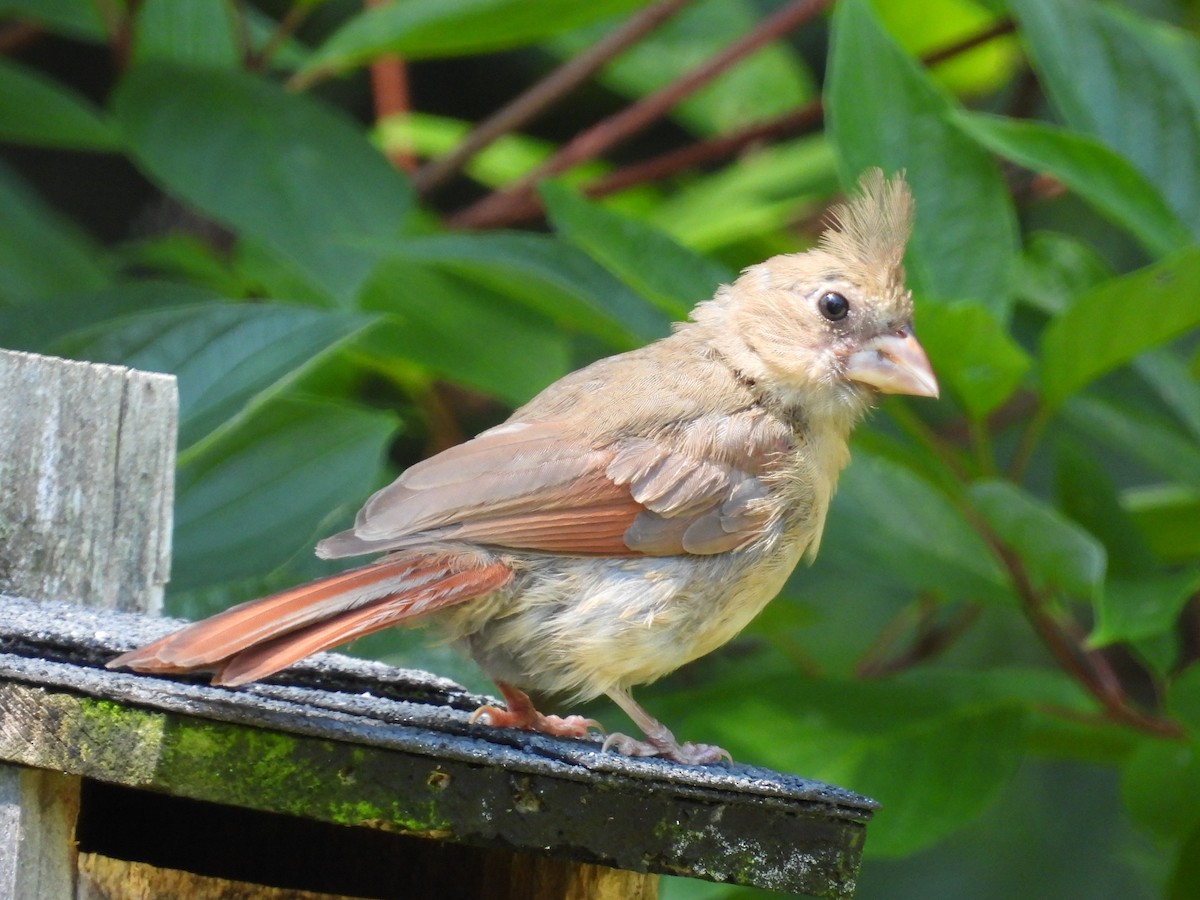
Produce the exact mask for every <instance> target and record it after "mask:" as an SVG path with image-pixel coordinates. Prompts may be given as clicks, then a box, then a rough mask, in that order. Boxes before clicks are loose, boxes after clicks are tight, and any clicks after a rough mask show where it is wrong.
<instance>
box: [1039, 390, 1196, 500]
mask: <svg viewBox="0 0 1200 900" xmlns="http://www.w3.org/2000/svg"><path fill="white" fill-rule="evenodd" d="M1063 417H1064V418H1065V419H1066V420H1067V421H1068V422H1070V423H1071V424H1072V425H1073V426H1075V427H1076V428H1078V429H1079V430H1080V431H1083V432H1084V433H1086V434H1090V435H1092V436H1093V437H1094V438H1096V439H1097V440H1099V441H1100V442H1102V444H1103V445H1105V446H1108V447H1112V448H1114V449H1119V450H1121V451H1123V452H1124V453H1127V454H1128V455H1129V456H1131V457H1133V458H1134V459H1137V460H1140V461H1142V462H1144V463H1145V464H1146V465H1148V466H1150V467H1151V468H1153V469H1155V470H1157V471H1159V472H1161V473H1163V474H1164V475H1168V476H1170V477H1171V478H1174V479H1176V480H1178V481H1180V482H1182V483H1184V484H1190V485H1192V486H1194V487H1200V445H1198V444H1197V443H1196V441H1194V440H1191V439H1189V438H1188V437H1187V436H1186V435H1183V434H1181V433H1180V432H1179V431H1178V430H1177V429H1175V428H1173V427H1171V425H1170V424H1167V423H1166V422H1165V421H1164V420H1162V419H1160V418H1158V417H1156V416H1154V415H1153V414H1152V413H1150V411H1149V410H1147V409H1145V408H1144V407H1143V406H1141V405H1135V404H1134V403H1129V402H1126V403H1123V404H1122V403H1118V402H1116V401H1112V400H1099V399H1096V398H1094V397H1076V398H1074V399H1073V400H1071V401H1070V402H1069V403H1067V405H1066V406H1065V407H1063Z"/></svg>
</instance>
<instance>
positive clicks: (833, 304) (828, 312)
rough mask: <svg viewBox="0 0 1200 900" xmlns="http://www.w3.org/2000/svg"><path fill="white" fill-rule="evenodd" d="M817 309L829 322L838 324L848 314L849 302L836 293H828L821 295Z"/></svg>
mask: <svg viewBox="0 0 1200 900" xmlns="http://www.w3.org/2000/svg"><path fill="white" fill-rule="evenodd" d="M817 309H819V310H820V311H821V315H823V316H824V317H825V318H827V319H828V320H829V321H830V322H840V321H841V320H842V319H844V318H846V314H847V313H849V312H850V301H849V300H847V299H846V298H845V297H843V296H842V295H841V294H839V293H838V292H837V291H830V292H829V293H828V294H822V295H821V299H820V300H818V301H817Z"/></svg>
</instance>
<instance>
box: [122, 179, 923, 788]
mask: <svg viewBox="0 0 1200 900" xmlns="http://www.w3.org/2000/svg"><path fill="white" fill-rule="evenodd" d="M913 213H914V201H913V197H912V193H911V191H910V189H909V187H908V185H907V183H906V181H905V178H904V175H903V173H897V174H895V175H893V176H891V177H887V176H885V174H884V173H883V172H882V170H880V169H872V170H869V171H867V172H866V173H865V174H864V175H863V176H862V177H861V179H860V180H859V182H858V186H857V191H855V192H853V193H852V194H851V196H850V197H849V198H848V199H847V200H846V201H845V202H844V203H842V204H839V205H837V206H835V207H833V208H832V209H831V211H830V213H829V216H828V222H827V227H826V228H825V229H824V231H823V232H822V233H821V235H820V237H819V239H818V241H817V242H816V244H815V245H814V246H813V247H812V248H810V249H808V250H806V251H803V252H797V253H789V254H782V255H778V256H774V257H772V258H770V259H768V260H766V261H765V262H762V263H759V264H756V265H751V266H749V267H748V268H746V269H744V270H743V271H742V272H741V274H740V275H739V277H738V278H737V279H736V280H734V281H733V282H732V283H731V284H728V285H722V286H720V287H719V288H717V290H716V292H715V294H714V296H713V297H712V298H711V299H709V300H706V301H703V302H701V303H699V304H698V305H697V306H696V307H695V308H694V309H693V310H692V312H691V314H690V315H689V317H688V319H687V321H685V322H682V323H677V324H676V326H675V327H674V329H673V331H672V333H671V334H669V335H668V336H666V337H664V338H662V339H660V340H658V341H656V342H654V343H651V344H649V345H647V346H644V347H641V348H639V349H635V350H631V351H628V352H625V353H621V354H618V355H615V356H611V357H608V358H604V359H601V360H599V361H597V362H594V363H592V364H590V365H587V366H585V367H584V368H582V369H580V370H578V371H575V372H573V373H571V374H568V375H566V376H564V377H563V378H561V379H559V380H558V381H556V382H554V383H553V384H551V385H549V386H548V387H547V388H545V389H544V390H543V391H542V392H541V393H540V394H538V395H537V396H536V397H534V398H533V399H532V400H530V401H529V402H528V403H526V404H525V405H524V406H522V407H520V408H519V409H517V410H516V411H515V412H514V413H513V414H512V415H511V417H509V418H508V419H507V420H506V421H505V422H504V423H502V424H500V425H498V426H496V427H493V428H490V429H488V430H486V431H484V432H482V433H481V434H479V435H478V436H476V437H474V438H473V439H470V440H467V441H465V442H464V443H461V444H458V445H457V446H453V447H451V448H449V449H446V450H443V451H442V452H440V453H438V454H436V455H434V456H432V457H430V458H428V459H425V460H424V461H421V462H418V463H417V464H415V465H413V466H411V467H410V468H408V469H407V470H405V471H404V472H403V473H402V474H401V475H400V476H399V477H398V478H397V479H396V480H395V481H394V482H392V483H391V484H389V485H387V486H386V487H384V488H382V489H380V490H379V491H377V492H376V493H375V494H374V495H372V496H371V497H370V498H369V499H368V500H367V501H366V503H365V504H364V506H363V507H362V509H361V510H360V511H359V513H358V515H357V517H356V519H355V522H354V525H353V527H351V528H350V529H348V530H346V531H342V532H340V533H337V534H334V535H332V536H331V537H327V538H325V539H324V540H323V541H321V542H320V543H319V544H318V545H317V548H316V552H317V555H318V556H320V557H323V558H327V559H335V558H338V559H340V558H344V557H352V556H359V555H364V554H380V555H379V556H378V558H377V559H376V560H375V561H374V562H370V563H368V564H366V565H363V566H360V567H358V568H353V569H350V570H348V571H345V572H342V573H341V574H335V575H332V576H328V577H325V578H322V579H320V580H317V581H314V582H311V583H309V584H304V585H301V586H299V587H293V588H290V589H286V590H283V591H280V592H278V593H276V594H273V595H270V596H267V597H264V598H260V599H257V600H251V601H249V602H247V603H243V604H241V605H238V606H235V607H232V608H230V609H228V610H225V611H224V612H221V613H218V614H216V615H214V616H212V617H210V618H208V619H204V620H201V621H199V622H195V623H192V624H190V625H187V626H186V627H184V628H182V629H181V630H179V631H176V632H174V633H172V634H169V635H167V636H166V637H163V638H161V639H159V640H157V641H154V642H153V643H150V644H148V645H146V646H144V647H141V648H138V649H135V650H132V651H130V652H128V653H125V654H122V655H121V656H119V657H117V658H116V659H114V660H112V661H111V662H110V663H109V664H108V665H109V666H110V667H112V668H129V669H133V670H135V671H139V672H148V673H163V674H166V673H184V672H194V671H202V672H212V673H214V674H213V676H212V682H213V683H214V684H217V685H225V686H228V687H236V686H239V685H244V684H246V683H248V682H251V681H256V680H259V679H261V678H265V677H267V676H269V675H271V674H272V673H274V672H277V671H279V670H280V669H282V668H284V667H286V666H288V665H290V664H292V663H293V662H296V661H298V660H300V659H302V658H304V657H306V656H308V655H310V654H312V653H315V652H317V651H320V650H326V649H329V648H331V647H334V646H336V645H339V644H342V643H345V642H347V641H350V640H352V639H354V638H357V637H359V636H361V635H365V634H368V633H371V632H374V631H378V630H380V629H383V628H387V627H390V626H394V625H433V626H435V627H436V628H437V629H438V630H440V631H441V633H442V634H443V635H445V636H446V637H447V638H448V639H449V640H450V641H452V642H454V643H455V644H457V645H459V646H460V647H462V648H464V649H465V650H466V652H467V653H468V654H469V655H470V656H471V657H473V658H474V660H475V661H476V662H477V663H478V665H479V666H480V667H481V668H482V670H483V671H484V672H485V673H486V674H487V675H488V676H489V677H490V678H491V679H492V681H494V682H495V684H496V686H497V688H498V690H499V692H500V694H501V696H502V697H503V699H504V706H503V707H501V706H497V705H494V704H489V705H485V706H482V707H480V708H479V709H478V710H476V712H475V714H474V715H473V716H472V719H471V721H472V722H478V723H481V724H484V725H490V726H493V727H502V728H520V729H526V730H531V731H536V732H542V733H545V734H549V735H556V736H565V737H574V738H585V737H591V736H593V731H601V730H602V729H600V727H599V724H598V723H597V722H595V721H594V720H592V719H587V718H584V717H582V716H578V715H569V716H565V717H563V716H557V715H546V714H543V713H542V712H541V711H539V710H538V709H537V708H536V705H535V704H534V702H533V700H532V699H531V696H530V694H531V693H536V694H538V695H539V696H542V695H546V694H561V695H569V696H570V697H572V698H573V699H574V700H576V701H583V700H590V699H593V698H596V697H599V696H601V695H607V696H608V697H609V698H611V700H612V701H613V702H614V703H615V704H616V705H617V706H618V707H619V708H620V709H622V710H623V711H624V712H625V713H626V714H627V715H628V716H629V718H630V719H631V720H632V721H633V723H634V724H636V725H637V727H638V728H639V729H640V730H641V732H642V738H636V737H633V736H631V735H626V734H623V733H620V732H617V733H613V734H610V735H608V736H607V738H606V739H605V740H604V743H603V749H604V750H613V751H616V752H618V753H622V754H625V755H628V756H638V757H641V756H645V757H661V758H665V759H668V760H672V761H674V762H677V763H682V764H687V765H708V764H714V763H722V762H725V761H732V758H731V756H730V755H729V754H728V753H727V752H726V751H725V750H724V749H723V748H721V747H719V746H716V745H712V744H704V743H694V742H691V741H687V742H680V741H679V740H677V739H676V737H675V735H674V734H673V733H672V732H671V731H670V730H669V729H668V728H667V727H666V726H665V725H663V724H662V723H661V722H659V721H658V720H657V719H655V718H654V717H653V716H652V715H651V714H650V713H649V712H647V711H646V710H645V709H643V707H642V706H641V705H640V704H638V703H637V701H635V700H634V698H633V695H632V693H631V689H632V688H633V687H634V686H637V685H642V684H646V683H649V682H652V681H654V680H656V679H658V678H660V677H662V676H664V675H666V674H668V673H670V672H672V671H674V670H676V669H677V668H679V667H680V666H682V665H684V664H685V663H688V662H691V661H692V660H695V659H697V658H699V657H701V656H704V655H705V654H707V653H710V652H711V651H713V650H715V649H716V648H718V647H720V646H721V645H723V644H725V643H726V642H727V641H729V640H730V639H732V638H733V637H734V636H735V635H737V634H738V633H739V632H740V631H741V630H742V629H743V628H744V627H745V626H746V625H747V624H748V623H749V622H750V621H751V620H752V619H753V618H754V617H755V616H756V615H757V614H758V613H759V612H760V611H761V610H762V609H763V607H764V606H765V605H766V604H767V603H768V602H769V601H771V600H772V599H773V598H774V597H775V596H776V595H777V594H778V593H779V591H780V589H781V588H782V587H783V585H784V582H785V581H786V580H787V578H788V577H789V575H790V574H791V573H792V571H793V569H795V568H796V567H797V565H798V564H799V562H800V561H801V559H803V558H808V559H810V560H811V558H812V557H814V556H815V554H816V552H817V548H818V546H819V544H820V539H821V532H822V529H823V527H824V524H825V519H826V513H827V510H828V509H829V504H830V499H831V497H832V496H833V493H834V488H835V486H836V483H837V479H838V474H839V472H840V471H841V470H842V469H843V468H844V466H845V465H846V464H847V463H848V462H849V457H850V451H849V443H848V441H849V435H850V432H851V430H852V428H853V426H854V425H855V423H857V422H858V421H859V420H860V419H861V418H862V417H863V415H864V414H865V413H866V412H867V410H868V409H869V408H870V407H871V406H872V405H873V404H874V402H875V401H876V400H877V398H878V396H879V395H880V394H881V393H893V394H909V395H914V396H919V397H931V398H936V397H937V396H938V383H937V379H936V377H935V375H934V372H933V369H932V367H931V365H930V362H929V359H928V357H927V355H926V353H925V351H924V350H923V348H922V347H921V345H920V343H919V342H918V341H917V339H916V337H915V335H914V332H913V324H912V318H913V303H912V294H911V291H909V290H908V289H907V288H906V286H905V276H904V267H903V258H904V253H905V247H906V245H907V242H908V239H909V236H910V232H911V228H912V220H913Z"/></svg>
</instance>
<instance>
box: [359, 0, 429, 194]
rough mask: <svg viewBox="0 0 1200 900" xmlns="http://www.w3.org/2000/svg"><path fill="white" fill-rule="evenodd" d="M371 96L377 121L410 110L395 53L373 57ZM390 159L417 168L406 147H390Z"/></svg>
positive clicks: (374, 3)
mask: <svg viewBox="0 0 1200 900" xmlns="http://www.w3.org/2000/svg"><path fill="white" fill-rule="evenodd" d="M391 2H392V0H363V6H364V7H366V8H367V9H371V8H372V7H380V6H387V5H389V4H390V3H391ZM370 70H371V97H372V99H373V101H374V104H375V121H376V122H381V121H383V120H384V119H389V118H392V117H393V116H399V117H403V116H405V115H407V114H408V111H409V109H410V105H409V100H408V70H407V69H406V67H405V65H404V60H403V59H401V58H400V56H399V54H396V53H381V54H380V55H379V56H376V57H375V58H374V59H373V60H371V66H370ZM387 158H388V161H389V162H390V163H391V164H392V165H393V166H395V167H396V168H397V169H399V170H400V171H402V172H408V173H410V174H411V173H412V172H415V171H416V170H417V158H416V156H414V155H413V153H412V151H411V150H410V149H409V148H408V147H406V146H403V145H401V146H398V147H389V148H388V150H387Z"/></svg>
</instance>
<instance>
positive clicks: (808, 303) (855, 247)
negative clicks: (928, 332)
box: [693, 169, 938, 417]
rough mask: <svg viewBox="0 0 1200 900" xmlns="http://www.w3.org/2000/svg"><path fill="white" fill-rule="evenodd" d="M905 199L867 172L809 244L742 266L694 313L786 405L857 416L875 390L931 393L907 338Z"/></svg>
mask: <svg viewBox="0 0 1200 900" xmlns="http://www.w3.org/2000/svg"><path fill="white" fill-rule="evenodd" d="M912 212H913V201H912V195H911V193H909V189H908V185H907V184H906V183H905V182H904V179H903V177H902V176H900V175H897V176H895V177H893V178H892V179H890V180H888V179H885V177H884V175H883V172H881V171H880V170H879V169H872V170H871V171H869V172H867V173H866V174H865V175H864V176H863V178H862V179H861V181H860V182H859V193H858V195H857V196H855V197H853V198H852V199H850V200H849V202H847V203H846V204H845V205H843V206H839V207H836V208H835V209H834V210H832V212H831V215H830V219H831V220H832V221H831V225H830V227H829V228H828V229H827V230H826V231H825V233H824V234H823V235H822V236H821V239H820V243H819V244H818V246H817V247H815V248H814V249H812V250H809V251H807V252H805V253H789V254H784V255H781V256H775V257H772V258H771V259H768V260H767V261H766V262H763V263H760V264H758V265H755V266H750V267H749V268H748V269H746V270H745V271H744V272H743V273H742V275H741V277H740V278H738V279H737V281H735V282H734V283H733V284H732V285H730V286H729V287H726V288H723V289H721V291H719V292H718V294H717V296H716V297H715V298H714V299H713V301H711V302H710V303H707V304H702V305H701V306H700V307H698V308H697V310H696V312H695V313H694V314H693V318H694V319H695V320H696V321H697V322H698V323H700V324H706V323H707V324H708V325H710V326H711V327H715V330H716V332H717V335H715V336H714V337H715V340H716V341H717V343H718V347H719V348H720V349H721V351H722V352H723V353H724V354H725V355H726V356H727V358H729V359H730V361H731V362H732V363H733V365H735V366H736V367H737V368H738V369H739V371H741V372H742V373H743V375H744V376H745V377H746V378H748V379H751V380H753V381H755V382H756V383H757V384H760V385H761V386H762V389H763V390H765V391H768V392H769V393H771V394H772V395H775V396H777V397H778V399H779V400H780V401H782V402H784V403H786V404H788V405H799V406H802V407H803V408H805V409H807V410H810V411H813V412H815V411H817V410H819V409H822V408H828V409H829V410H830V412H839V413H845V414H848V415H850V416H852V417H853V416H855V415H857V414H858V413H860V412H861V411H863V410H865V409H866V407H867V406H869V405H870V403H871V401H872V400H873V399H874V397H875V396H876V394H877V393H878V392H883V393H890V394H914V395H917V396H922V397H936V396H937V395H938V384H937V379H936V378H935V377H934V374H933V369H932V368H931V367H930V365H929V360H928V358H927V357H926V356H925V351H924V350H923V349H922V348H921V345H920V344H919V343H917V339H916V338H915V337H914V336H913V327H912V294H911V292H910V291H909V290H908V289H907V288H906V287H905V286H904V267H903V258H904V247H905V244H906V243H907V241H908V236H909V232H910V230H911V225H912Z"/></svg>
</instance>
